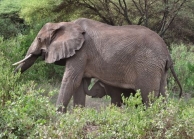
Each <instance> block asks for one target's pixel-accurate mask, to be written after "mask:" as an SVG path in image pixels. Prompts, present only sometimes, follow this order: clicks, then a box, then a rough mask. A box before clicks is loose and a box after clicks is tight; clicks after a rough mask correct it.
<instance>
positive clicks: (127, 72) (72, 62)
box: [13, 18, 182, 111]
mask: <svg viewBox="0 0 194 139" xmlns="http://www.w3.org/2000/svg"><path fill="white" fill-rule="evenodd" d="M40 56H42V57H43V59H44V60H45V62H46V63H55V64H59V65H65V72H64V75H63V79H62V83H61V87H60V92H59V95H58V99H57V103H56V105H57V107H58V110H59V111H66V108H67V105H68V103H69V101H70V99H71V97H72V96H73V95H74V94H75V95H76V96H77V98H79V92H78V91H77V90H78V88H79V87H80V85H81V84H82V79H83V78H85V77H86V78H93V77H94V78H97V79H99V80H100V81H102V82H103V83H106V84H108V85H111V86H115V87H119V88H125V89H129V88H131V89H133V90H137V89H140V90H141V96H142V100H143V103H145V104H146V105H147V106H148V102H149V98H148V95H149V93H150V92H153V91H154V96H155V97H158V96H159V95H160V94H161V95H163V96H165V86H166V80H167V79H166V78H167V71H168V69H169V68H170V69H171V72H172V73H173V76H174V78H175V79H176V81H177V83H178V85H179V87H180V90H181V91H180V96H181V94H182V87H181V84H180V82H179V81H178V79H177V76H176V74H175V72H174V68H173V62H172V60H171V57H170V54H169V51H168V49H167V46H166V44H165V42H164V41H163V39H162V38H161V37H160V36H159V35H158V34H156V33H155V32H154V31H151V30H150V29H148V28H146V27H142V26H137V25H129V26H111V25H107V24H104V23H101V22H98V21H94V20H90V19H86V18H80V19H77V20H75V21H72V22H60V23H47V24H45V25H44V26H43V27H42V29H41V30H40V31H39V33H38V34H37V36H36V38H35V40H34V41H33V43H32V44H31V46H30V47H29V49H28V51H27V54H26V56H25V58H24V59H23V60H21V61H19V62H17V63H15V64H13V65H18V67H17V68H16V70H15V71H18V69H21V71H25V70H26V69H28V68H29V67H30V66H31V65H32V64H33V63H34V62H35V60H36V59H37V58H38V57H40ZM81 96H83V98H84V95H81Z"/></svg>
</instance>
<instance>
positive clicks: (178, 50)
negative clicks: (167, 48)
mask: <svg viewBox="0 0 194 139" xmlns="http://www.w3.org/2000/svg"><path fill="white" fill-rule="evenodd" d="M171 55H172V58H173V60H174V68H175V72H176V74H177V76H178V79H179V80H180V82H181V84H182V87H183V91H184V93H189V94H191V95H193V96H194V92H193V90H194V60H193V59H194V53H193V48H192V46H191V47H190V48H189V47H187V46H185V45H183V44H181V45H175V44H173V45H172V54H171ZM176 84H177V83H176V82H175V81H174V79H172V78H170V82H169V87H170V88H169V89H170V90H175V91H176V90H179V88H176V86H177V85H176Z"/></svg>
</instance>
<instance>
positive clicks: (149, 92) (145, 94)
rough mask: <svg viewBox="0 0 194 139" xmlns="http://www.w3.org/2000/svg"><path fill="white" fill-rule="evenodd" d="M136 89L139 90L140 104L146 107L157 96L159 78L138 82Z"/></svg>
mask: <svg viewBox="0 0 194 139" xmlns="http://www.w3.org/2000/svg"><path fill="white" fill-rule="evenodd" d="M137 89H140V91H141V96H142V102H143V103H144V104H145V105H146V107H148V106H149V104H150V103H152V102H153V101H154V99H155V98H158V96H159V91H160V77H158V76H157V77H155V78H153V76H152V78H147V79H146V80H145V79H143V80H139V82H138V87H137Z"/></svg>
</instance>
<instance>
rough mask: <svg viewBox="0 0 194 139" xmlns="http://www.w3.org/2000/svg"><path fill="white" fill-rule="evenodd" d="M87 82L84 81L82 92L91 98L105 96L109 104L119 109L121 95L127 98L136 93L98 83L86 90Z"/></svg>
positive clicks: (121, 101)
mask: <svg viewBox="0 0 194 139" xmlns="http://www.w3.org/2000/svg"><path fill="white" fill-rule="evenodd" d="M88 83H89V81H87V80H84V92H85V93H86V94H87V95H89V96H92V97H93V98H102V97H104V96H105V95H108V96H110V97H111V104H114V105H115V106H118V107H120V106H121V105H122V103H123V100H122V95H123V96H124V97H125V98H128V97H129V96H130V95H133V96H134V95H135V93H136V91H135V90H133V89H123V88H119V87H114V86H110V85H107V84H104V83H102V82H100V81H97V82H95V83H94V85H93V86H92V88H91V89H90V90H88V86H89V84H88Z"/></svg>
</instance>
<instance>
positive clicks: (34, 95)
mask: <svg viewBox="0 0 194 139" xmlns="http://www.w3.org/2000/svg"><path fill="white" fill-rule="evenodd" d="M148 2H149V1H147V0H142V1H139V0H130V1H127V0H99V1H98V2H96V1H95V0H66V1H65V0H42V1H40V0H31V1H30V2H29V1H28V0H0V36H1V37H0V138H3V139H4V138H72V139H75V138H121V139H122V138H141V139H142V138H159V139H160V138H164V139H174V138H176V139H179V138H188V139H192V138H193V137H194V134H193V130H194V117H193V115H194V99H193V97H194V92H193V90H194V60H193V59H194V53H193V52H194V51H193V46H194V45H193V43H194V39H193V36H194V28H193V27H194V19H193V17H194V16H193V13H194V12H193V9H194V2H193V1H191V0H176V1H174V0H164V1H161V0H154V1H151V3H148ZM78 17H88V18H93V19H96V20H99V21H102V22H106V23H108V24H112V25H123V24H140V25H145V26H148V27H149V28H151V29H152V30H154V31H156V32H158V33H159V34H161V36H162V37H163V38H164V39H165V40H166V41H168V43H169V42H170V43H169V49H170V53H171V56H172V59H173V61H174V68H175V71H176V73H177V75H178V78H179V79H180V82H181V84H182V86H183V93H184V98H182V99H181V100H178V99H177V96H178V92H179V88H178V86H177V83H176V82H175V81H174V78H173V77H171V74H170V73H169V78H168V89H167V90H168V91H167V92H168V99H167V102H165V103H164V102H163V99H162V98H160V99H158V100H156V102H155V103H154V104H152V105H151V107H150V108H148V109H147V110H145V108H144V106H143V105H141V104H140V103H141V98H140V97H139V95H137V96H136V97H130V98H129V99H128V100H124V101H125V102H126V105H125V106H123V107H122V108H116V107H113V106H107V107H100V106H102V105H100V103H98V102H96V104H95V106H96V105H99V107H100V108H94V107H92V106H90V108H83V109H80V108H76V109H72V106H71V105H70V107H69V110H68V112H67V113H66V114H60V113H56V110H55V102H56V95H57V93H58V90H59V87H60V81H61V78H62V75H63V72H64V70H65V69H64V67H60V66H56V65H53V64H46V63H45V62H43V61H41V59H38V61H37V62H36V63H35V64H34V65H33V66H32V67H31V68H30V70H27V71H26V72H25V73H24V74H22V75H20V74H19V73H18V74H14V72H13V71H14V67H13V66H12V63H14V62H16V61H18V60H20V59H22V58H23V57H24V56H25V53H26V51H27V49H28V47H29V46H30V44H31V42H32V41H33V39H34V38H35V36H36V34H37V32H38V31H39V30H40V28H41V27H42V25H43V24H45V23H46V22H59V21H70V20H74V19H76V18H78ZM169 23H170V24H169ZM161 27H162V28H161ZM162 31H165V32H164V34H162ZM180 42H182V43H180ZM90 101H92V102H93V101H96V99H93V98H91V100H90ZM103 101H104V102H107V101H108V103H110V100H109V99H107V98H104V99H103ZM136 104H139V106H138V108H135V105H136ZM88 105H90V104H88Z"/></svg>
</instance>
